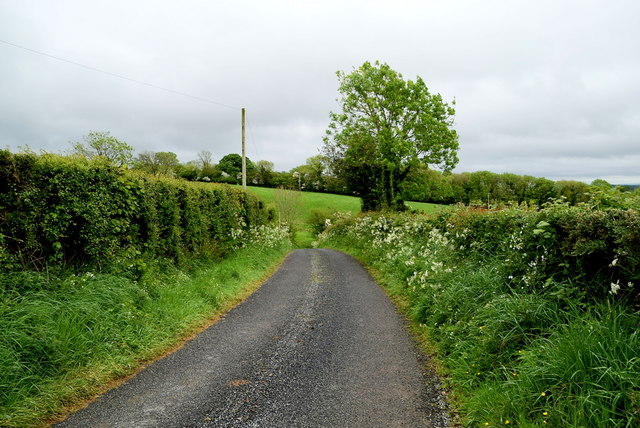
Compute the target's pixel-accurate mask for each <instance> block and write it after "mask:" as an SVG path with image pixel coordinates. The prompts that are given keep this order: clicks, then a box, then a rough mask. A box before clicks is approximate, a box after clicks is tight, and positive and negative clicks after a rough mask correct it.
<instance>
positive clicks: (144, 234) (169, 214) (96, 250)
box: [0, 151, 273, 270]
mask: <svg viewBox="0 0 640 428" xmlns="http://www.w3.org/2000/svg"><path fill="white" fill-rule="evenodd" d="M0 170H1V171H2V173H1V174H2V177H1V178H2V184H1V185H0V215H1V216H2V218H1V219H2V222H1V223H0V237H1V239H0V263H2V265H0V269H3V270H8V269H10V268H12V267H15V265H16V262H17V264H19V265H20V266H21V267H22V268H25V267H28V268H33V269H36V270H42V269H45V268H46V269H62V268H65V267H69V266H81V265H86V264H88V265H90V266H96V267H97V268H99V269H107V268H108V266H110V265H113V264H117V265H118V266H120V267H121V266H123V265H126V266H130V265H131V266H132V265H135V264H136V263H142V262H141V261H142V260H143V259H144V258H145V257H155V256H161V257H168V258H170V259H172V260H175V261H177V262H183V261H185V260H188V259H192V258H196V257H200V256H203V255H216V254H223V253H224V252H225V251H228V250H229V249H231V248H234V247H235V246H237V245H238V244H239V242H238V239H237V234H234V233H233V231H234V230H237V229H242V230H248V229H249V228H250V227H258V226H260V225H263V224H266V223H267V222H269V221H270V220H272V219H273V214H272V213H271V212H269V211H268V210H266V209H265V208H264V206H263V205H262V203H261V202H259V201H258V200H257V198H256V197H254V196H252V195H249V194H246V193H245V192H242V191H240V190H236V189H232V188H230V187H228V186H224V185H215V184H204V183H188V182H186V181H182V180H176V179H170V178H158V177H150V176H145V175H142V174H140V173H135V172H130V171H127V170H125V169H123V168H118V167H114V166H113V165H111V164H109V163H108V162H106V161H105V160H103V159H101V158H97V159H94V160H88V159H84V158H71V157H63V156H56V155H41V156H36V155H33V154H11V153H9V152H8V151H0Z"/></svg>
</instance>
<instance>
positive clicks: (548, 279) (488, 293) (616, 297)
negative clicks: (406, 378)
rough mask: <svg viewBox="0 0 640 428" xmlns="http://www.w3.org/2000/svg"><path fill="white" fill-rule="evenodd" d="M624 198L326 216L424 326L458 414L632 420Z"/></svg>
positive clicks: (554, 422) (637, 367)
mask: <svg viewBox="0 0 640 428" xmlns="http://www.w3.org/2000/svg"><path fill="white" fill-rule="evenodd" d="M638 221H640V215H639V214H638V212H637V211H635V210H618V211H615V210H614V211H598V210H593V209H591V208H567V207H565V206H561V207H550V208H547V209H545V210H541V211H533V210H518V209H514V210H505V211H502V212H478V211H473V210H462V211H458V212H456V213H447V214H441V215H436V216H430V217H425V216H407V215H399V216H397V215H388V214H384V215H383V214H376V215H368V216H360V217H356V218H353V217H346V218H342V219H338V218H336V219H333V220H332V224H333V225H332V226H331V227H329V228H328V229H327V230H326V231H325V232H323V233H322V234H321V236H320V239H319V241H320V242H319V244H318V245H319V246H323V247H332V248H335V249H338V250H341V251H345V252H348V253H350V254H353V255H355V256H356V257H358V258H359V259H360V260H362V261H363V262H364V263H365V264H366V265H367V266H369V267H372V268H373V269H374V271H375V272H377V275H378V278H379V280H380V281H381V282H382V283H383V284H384V285H385V287H386V288H387V290H388V292H389V293H390V294H391V296H392V297H394V298H395V299H396V300H397V301H400V302H402V305H401V306H403V307H404V309H405V311H406V313H407V314H408V315H409V316H410V317H411V318H412V319H413V320H414V323H415V326H416V328H417V330H419V331H420V333H421V334H422V335H424V336H425V337H427V338H428V342H429V344H430V345H431V346H432V348H431V351H432V352H433V353H434V355H435V358H436V359H437V361H438V365H439V367H440V368H441V373H442V374H443V375H444V376H445V379H446V382H447V384H448V385H449V387H450V389H451V392H452V394H451V397H452V401H453V403H454V406H455V407H456V408H457V410H458V411H459V412H460V420H459V421H460V422H461V423H462V424H463V425H465V426H494V427H497V426H507V425H510V426H527V427H534V426H580V427H602V426H611V427H631V426H638V425H639V424H640V335H639V333H638V331H637V327H638V325H640V312H639V311H638V303H639V302H640V300H638V287H637V285H636V284H637V275H638V270H637V263H638V261H639V260H640V258H639V257H638V255H639V250H640V245H639V244H640V241H639V239H640V238H639V236H638V235H637V227H636V225H637V223H638Z"/></svg>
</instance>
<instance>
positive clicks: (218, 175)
mask: <svg viewBox="0 0 640 428" xmlns="http://www.w3.org/2000/svg"><path fill="white" fill-rule="evenodd" d="M133 150H134V149H133V147H131V146H129V145H128V144H126V143H124V142H121V141H119V140H117V139H116V138H114V137H112V136H111V135H110V134H109V133H108V132H91V133H89V134H88V135H87V136H86V137H85V139H84V143H75V144H74V145H73V152H72V154H74V155H76V156H81V157H87V158H92V157H96V156H101V157H104V158H107V159H109V160H110V161H111V162H112V163H113V164H114V165H116V166H123V167H129V168H131V169H134V170H140V171H144V172H146V173H148V174H152V175H156V176H158V175H166V176H172V177H177V178H183V179H185V180H188V181H203V182H216V183H227V184H240V183H241V182H242V176H241V172H242V158H241V156H240V155H239V154H236V153H230V154H227V155H225V156H223V157H222V158H221V159H220V160H219V161H218V162H217V163H216V162H215V159H214V158H213V154H212V153H211V152H209V151H201V152H199V153H198V158H197V159H195V160H192V161H189V162H187V163H180V161H179V160H178V157H177V155H176V154H175V153H173V152H152V151H145V152H142V153H139V154H138V155H137V156H136V155H134V151H133ZM331 166H332V163H331V160H330V159H329V158H328V157H327V156H324V155H316V156H312V157H310V158H308V159H307V161H306V163H305V164H304V165H300V166H297V167H295V168H293V169H291V170H290V171H287V172H284V171H275V170H274V164H273V162H270V161H266V160H259V161H257V162H253V161H252V160H251V159H248V158H247V183H248V184H249V185H253V186H261V187H274V188H277V187H282V188H286V189H295V190H301V191H310V192H325V193H337V194H349V195H355V196H360V195H358V194H354V191H353V189H352V188H350V187H349V185H348V183H347V181H346V180H347V178H345V177H344V176H341V175H340V174H336V173H334V172H332V168H331ZM614 187H615V186H612V185H611V184H609V183H607V182H606V181H604V180H595V181H594V182H593V183H591V184H586V183H583V182H580V181H569V180H565V181H552V180H549V179H547V178H539V177H532V176H528V175H517V174H510V173H504V174H496V173H493V172H489V171H478V172H463V173H459V174H454V173H443V172H440V171H438V170H435V169H431V168H428V167H426V166H422V165H420V166H415V167H414V168H412V169H411V171H410V172H409V174H408V175H407V177H406V178H405V180H404V181H403V183H402V186H401V187H400V189H399V190H400V192H401V198H402V199H404V200H408V201H417V202H432V203H439V204H455V203H464V204H471V205H482V206H488V205H495V204H500V203H506V202H517V203H529V204H537V205H541V204H543V203H545V202H547V201H549V200H550V199H558V198H564V199H565V200H566V201H567V202H569V203H570V204H572V205H575V204H578V203H581V202H586V201H588V200H589V199H590V195H591V194H592V193H593V192H594V191H597V190H598V189H600V190H611V189H614ZM615 190H617V191H620V192H631V191H633V192H640V190H639V189H637V186H618V187H615Z"/></svg>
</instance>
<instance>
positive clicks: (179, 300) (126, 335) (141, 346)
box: [0, 244, 290, 427]
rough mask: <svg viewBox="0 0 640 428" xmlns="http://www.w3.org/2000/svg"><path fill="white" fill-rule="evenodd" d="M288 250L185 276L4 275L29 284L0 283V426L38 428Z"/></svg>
mask: <svg viewBox="0 0 640 428" xmlns="http://www.w3.org/2000/svg"><path fill="white" fill-rule="evenodd" d="M289 250H290V245H289V244H281V245H280V246H278V247H275V248H268V247H265V246H260V247H258V246H256V247H249V248H244V249H241V250H238V251H236V252H234V253H233V254H231V255H230V256H229V257H228V258H226V259H224V260H221V261H217V262H215V263H214V262H209V263H202V264H201V265H199V266H198V267H196V268H194V269H193V270H192V271H190V272H184V271H180V270H178V269H176V268H175V267H174V266H173V265H171V264H169V263H159V262H156V263H155V264H152V265H151V266H150V267H149V269H148V272H147V274H146V275H145V277H144V278H143V279H142V280H140V281H134V280H132V279H130V278H126V277H119V276H117V275H104V274H98V273H96V274H93V273H90V272H87V273H84V274H82V275H70V276H67V277H64V278H49V277H47V276H46V274H41V273H40V274H39V273H21V274H19V275H17V276H12V277H8V276H5V277H3V278H2V280H3V281H5V282H7V281H22V282H32V283H35V284H36V285H35V286H34V285H32V286H31V287H23V288H25V289H26V288H30V289H31V291H27V292H24V293H22V294H19V293H16V292H9V291H6V290H11V289H15V287H2V288H0V294H1V295H0V426H3V427H24V426H40V425H44V424H45V423H46V422H47V421H51V420H55V419H57V418H59V417H61V416H63V415H64V414H65V413H66V412H67V411H69V410H73V409H75V408H77V407H78V406H80V405H82V403H84V402H85V401H86V400H88V399H91V398H92V397H94V396H95V395H96V394H98V393H101V392H104V391H105V390H106V389H107V388H108V387H109V386H113V385H114V383H111V384H110V385H109V383H110V382H114V381H115V380H117V379H122V378H124V377H126V376H128V375H131V374H132V373H134V372H135V371H136V370H137V369H138V368H140V367H141V366H143V365H145V364H146V363H148V362H149V361H151V360H153V359H155V358H158V357H159V356H162V355H164V354H166V353H167V352H170V351H172V350H173V349H176V347H178V346H179V345H180V344H181V343H183V342H184V340H185V338H186V337H188V336H189V335H192V334H194V333H195V332H197V331H200V330H201V329H202V328H204V327H206V326H207V325H209V324H210V323H211V322H212V320H214V319H215V318H216V317H217V316H219V315H220V314H221V313H223V312H224V311H226V310H228V309H229V308H230V307H232V306H234V305H235V304H237V303H238V302H239V301H241V300H242V299H244V298H245V297H246V296H247V295H248V294H250V293H251V292H252V291H253V290H255V289H256V288H257V287H258V286H259V284H261V283H262V281H263V280H264V279H265V278H266V276H267V275H269V274H270V273H271V272H272V271H273V270H274V269H275V267H276V266H277V265H278V264H279V262H280V261H281V260H282V259H283V256H284V255H285V254H286V253H287V252H288V251H289ZM3 290H4V291H3ZM105 385H108V386H107V387H106V386H105Z"/></svg>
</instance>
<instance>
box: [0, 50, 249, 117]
mask: <svg viewBox="0 0 640 428" xmlns="http://www.w3.org/2000/svg"><path fill="white" fill-rule="evenodd" d="M0 43H4V44H5V45H9V46H13V47H15V48H18V49H23V50H25V51H29V52H32V53H35V54H38V55H42V56H46V57H48V58H52V59H55V60H57V61H62V62H66V63H67V64H71V65H75V66H77V67H82V68H85V69H87V70H91V71H96V72H98V73H102V74H106V75H107V76H111V77H117V78H118V79H122V80H127V81H129V82H133V83H137V84H139V85H144V86H148V87H150V88H154V89H159V90H161V91H165V92H169V93H171V94H175V95H180V96H183V97H187V98H192V99H194V100H197V101H202V102H205V103H209V104H215V105H218V106H221V107H226V108H229V109H233V110H241V108H240V107H236V106H232V105H229V104H225V103H221V102H218V101H214V100H210V99H208V98H203V97H199V96H197V95H192V94H187V93H185V92H180V91H176V90H174V89H169V88H164V87H162V86H158V85H154V84H153V83H147V82H143V81H142V80H137V79H132V78H131V77H127V76H123V75H121V74H116V73H112V72H110V71H105V70H101V69H99V68H96V67H92V66H90V65H86V64H81V63H79V62H76V61H71V60H68V59H65V58H61V57H58V56H55V55H51V54H48V53H46V52H41V51H37V50H35V49H31V48H27V47H25V46H20V45H16V44H15V43H11V42H7V41H6V40H1V39H0Z"/></svg>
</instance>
